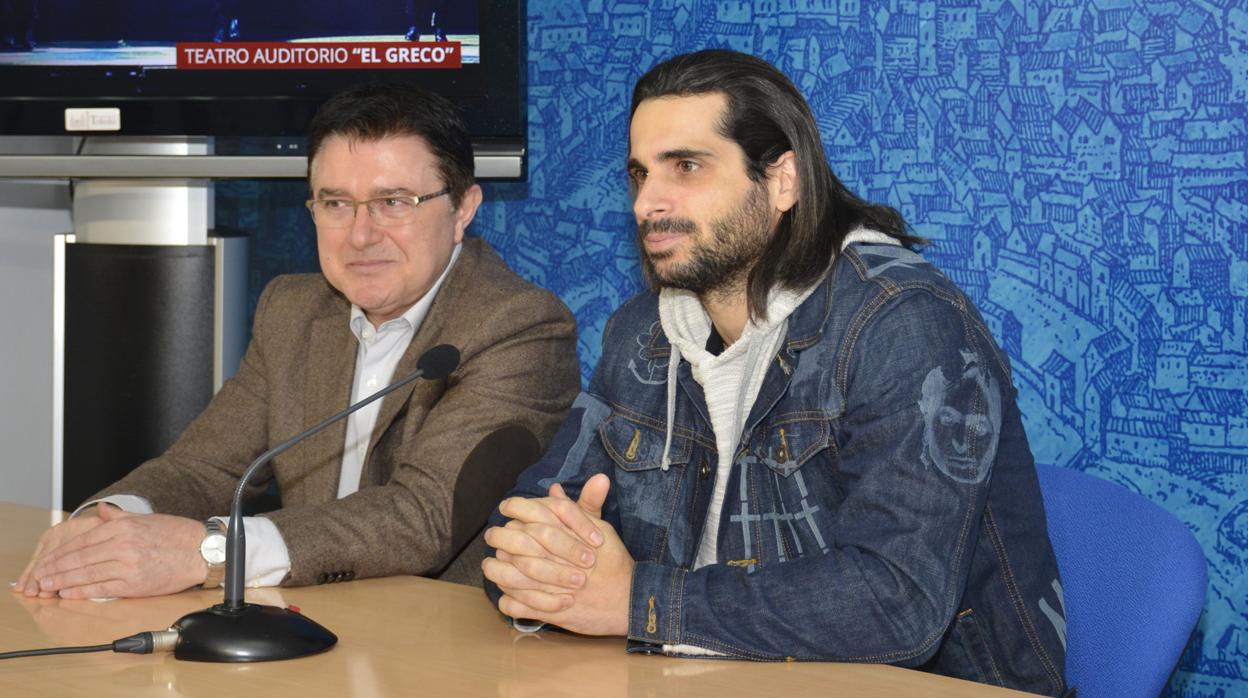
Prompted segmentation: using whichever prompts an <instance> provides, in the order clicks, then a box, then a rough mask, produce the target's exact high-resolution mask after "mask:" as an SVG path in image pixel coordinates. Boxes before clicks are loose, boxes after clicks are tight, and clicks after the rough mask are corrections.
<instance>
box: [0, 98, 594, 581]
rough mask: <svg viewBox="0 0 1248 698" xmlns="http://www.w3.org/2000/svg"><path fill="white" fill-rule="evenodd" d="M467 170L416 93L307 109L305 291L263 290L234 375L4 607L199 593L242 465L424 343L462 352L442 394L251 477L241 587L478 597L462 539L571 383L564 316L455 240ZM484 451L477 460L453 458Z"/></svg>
mask: <svg viewBox="0 0 1248 698" xmlns="http://www.w3.org/2000/svg"><path fill="white" fill-rule="evenodd" d="M472 158H473V155H472V145H471V142H470V140H469V137H468V133H467V129H466V127H465V125H464V123H463V121H462V118H461V117H460V115H459V113H458V111H457V110H456V108H455V107H454V105H452V104H451V103H450V102H448V101H447V100H445V99H444V98H442V97H439V96H437V95H434V94H431V93H428V92H425V91H423V90H419V89H417V88H414V87H409V86H403V85H381V86H365V87H359V88H354V89H352V90H350V91H348V92H346V93H343V94H341V95H339V96H337V97H335V98H334V99H332V100H330V101H329V102H328V103H327V104H326V105H325V106H324V107H322V109H321V110H320V111H319V112H318V113H317V115H316V117H315V118H314V119H313V121H312V125H311V128H310V133H309V137H308V163H309V173H308V174H309V184H310V187H311V194H312V198H311V199H310V200H309V201H308V202H307V207H308V209H309V210H310V211H311V214H312V218H313V221H314V223H315V225H316V236H317V238H316V239H317V250H318V254H319V257H320V263H321V273H320V274H298V275H290V276H282V277H278V278H277V279H275V280H274V281H273V282H272V283H270V284H269V286H268V288H266V289H265V291H264V293H263V294H262V295H261V297H260V301H259V304H258V306H257V308H256V319H255V327H254V331H253V336H252V341H251V345H250V347H249V348H248V350H247V354H246V356H245V357H244V359H243V362H242V365H241V366H240V367H239V371H238V374H237V375H236V376H235V377H234V378H232V379H231V380H230V381H228V382H227V383H226V384H225V385H224V386H223V387H222V389H221V391H220V393H218V394H217V396H216V397H214V398H213V400H212V402H211V403H210V404H209V405H208V407H207V408H206V409H205V410H204V412H203V414H201V415H200V416H199V417H198V418H197V419H196V420H195V421H194V422H193V423H192V424H191V425H190V426H189V427H188V428H187V430H186V431H185V432H184V433H183V434H182V436H181V438H179V440H178V441H177V443H175V444H174V445H173V446H172V447H171V448H170V449H169V450H168V451H167V452H166V453H165V454H163V455H162V456H160V457H158V458H155V459H153V460H151V461H148V462H147V463H144V464H143V465H141V466H140V467H139V468H137V469H136V470H135V471H134V472H132V473H130V474H129V475H127V476H126V477H125V478H123V479H122V480H121V481H119V482H117V483H116V484H114V485H113V486H111V487H109V488H107V489H106V490H104V491H103V492H101V493H100V494H99V495H97V496H96V497H95V498H93V500H91V501H89V503H88V504H87V505H86V507H84V509H85V510H84V511H82V512H80V513H79V514H78V515H76V516H75V517H73V518H71V519H70V520H68V521H66V522H64V523H61V524H59V525H57V526H55V527H53V528H51V529H49V530H48V531H47V532H46V533H45V534H44V536H43V538H42V539H41V541H40V544H39V547H38V549H37V550H36V552H35V555H34V556H33V558H32V560H31V563H30V565H29V566H28V567H27V569H26V570H25V571H24V572H23V574H22V576H21V578H20V579H19V580H18V583H17V585H16V588H15V590H16V591H17V592H19V593H24V594H26V595H28V596H36V595H38V596H44V597H50V596H54V595H60V596H62V597H67V598H90V597H104V596H151V595H157V594H165V593H172V592H177V591H180V590H182V589H185V588H187V587H191V586H198V585H204V586H216V584H217V583H218V582H219V581H220V574H221V571H222V565H220V562H221V556H220V552H221V549H220V548H219V546H220V545H221V544H223V536H222V531H221V527H222V525H223V524H224V523H225V521H224V519H223V518H220V517H223V516H224V515H225V514H227V513H228V508H229V505H228V502H229V498H230V496H231V495H232V493H233V489H234V487H235V483H236V481H237V479H238V477H239V475H240V474H241V472H242V471H243V470H244V469H245V468H246V467H247V465H248V464H249V463H250V462H251V461H252V460H253V459H254V458H255V457H256V456H257V455H259V454H260V453H262V452H263V451H265V450H267V449H268V448H270V447H272V446H273V445H275V444H277V443H280V442H282V441H284V440H285V439H288V438H290V437H291V436H293V435H295V434H297V433H299V432H301V431H303V430H304V429H306V428H307V427H309V426H311V425H313V424H315V423H317V422H319V421H320V420H322V419H324V418H325V417H327V416H329V415H331V414H334V413H336V412H338V411H339V410H341V409H343V408H344V407H345V406H346V405H347V404H349V403H352V402H356V401H358V400H360V399H362V398H365V397H367V396H369V395H371V394H373V393H375V392H376V391H378V390H380V389H382V388H384V387H386V385H388V384H389V383H390V382H391V381H392V379H394V378H399V377H402V376H404V375H407V374H408V373H410V372H411V371H413V370H414V369H415V367H416V362H417V359H418V358H419V357H420V355H421V354H422V353H424V352H425V351H426V350H428V349H429V348H431V347H434V346H436V345H439V344H451V345H454V346H455V347H457V348H458V349H459V351H460V354H461V361H460V364H459V367H458V368H457V369H456V370H455V371H454V372H453V373H451V374H450V375H449V376H448V377H447V378H446V379H443V380H436V381H417V382H416V383H413V384H410V385H409V386H407V387H405V388H403V389H401V390H399V391H396V392H394V393H392V394H390V395H388V396H386V397H385V398H384V399H382V400H379V401H377V402H374V403H372V404H370V405H369V406H367V407H365V408H363V409H361V410H359V411H357V412H355V413H354V414H352V415H351V416H350V417H348V418H347V419H346V420H345V421H343V422H339V423H338V424H336V425H335V426H333V427H330V428H328V429H326V430H325V431H322V432H320V433H318V434H316V435H314V436H312V437H310V438H309V439H307V440H306V441H305V442H303V443H301V444H300V445H298V446H296V447H294V448H292V449H291V450H289V451H287V452H286V453H285V454H283V455H281V456H278V457H277V458H276V459H274V461H273V463H272V465H271V467H270V468H268V469H267V470H266V471H265V472H263V473H262V476H261V477H258V478H257V479H259V480H260V482H255V483H253V485H254V489H255V490H256V491H263V490H264V489H265V488H266V487H267V485H268V484H269V482H270V481H271V482H275V483H276V486H277V489H278V491H279V493H280V495H281V500H282V505H283V506H282V508H280V509H278V510H276V511H273V512H269V513H266V514H264V515H263V516H256V517H247V518H245V519H244V525H245V526H246V533H247V540H248V546H247V560H246V579H247V583H248V584H249V585H252V586H268V585H277V584H284V585H305V584H314V583H326V582H335V581H345V580H349V579H353V578H356V577H376V576H383V575H394V574H422V575H430V576H434V575H436V576H439V577H441V578H443V579H452V580H454V581H463V582H469V583H471V582H474V581H477V582H479V579H480V571H479V563H480V560H481V558H482V556H483V552H482V550H483V548H482V546H481V544H480V536H479V535H478V534H479V532H480V531H481V529H482V527H483V525H484V523H485V520H486V517H487V515H488V514H489V510H490V508H491V507H492V506H493V505H494V503H495V502H497V501H498V499H499V498H500V497H501V495H502V493H503V492H505V491H506V489H507V488H509V487H510V486H511V485H512V483H513V482H514V480H515V476H516V474H517V473H518V471H519V470H520V469H522V468H523V467H524V466H526V465H528V463H525V462H517V458H518V457H519V456H517V455H516V454H517V453H524V452H526V451H527V452H531V453H532V454H533V457H534V458H535V457H536V454H537V453H539V452H540V449H543V448H545V446H546V445H547V444H548V443H549V441H550V439H551V438H552V436H553V434H554V430H555V429H556V427H557V426H558V424H559V422H560V420H562V418H563V416H564V414H565V413H566V412H567V410H568V407H569V405H570V404H571V402H572V399H573V397H574V396H575V395H576V392H577V389H578V387H579V382H580V378H579V371H578V368H577V362H576V346H575V341H576V338H575V322H574V320H573V319H572V317H571V315H570V313H569V312H568V311H567V309H566V308H565V307H564V306H563V305H562V304H561V303H560V302H559V301H558V299H556V298H555V297H554V296H553V295H551V294H550V293H548V292H546V291H543V290H541V289H538V288H536V287H534V286H532V285H531V284H528V283H527V282H525V281H523V280H521V279H520V278H519V277H517V276H516V275H515V274H514V273H513V272H512V271H511V270H510V269H508V268H507V266H506V265H505V264H504V263H503V262H502V260H501V259H499V257H498V256H497V255H496V254H495V253H494V251H493V250H492V249H491V248H490V247H489V245H487V244H486V243H485V242H484V241H482V240H480V239H472V238H466V237H465V236H464V232H465V230H466V229H467V227H468V225H469V223H470V222H471V221H472V219H473V216H474V215H475V213H476V211H477V207H478V206H479V205H480V203H481V197H482V193H481V188H480V187H479V186H478V185H477V184H476V183H475V182H474V181H473V159H472ZM499 436H502V437H503V438H502V439H501V440H500V439H499V438H496V437H499ZM483 442H484V443H486V444H487V445H488V444H495V445H496V448H494V449H492V451H493V452H491V453H484V451H485V450H486V449H478V450H477V453H476V454H473V451H474V448H476V447H477V446H478V445H479V444H482V443H483ZM504 451H505V452H504ZM482 455H485V456H488V457H484V458H483V457H482ZM503 464H505V466H504V465H503ZM263 475H267V477H264V476H263Z"/></svg>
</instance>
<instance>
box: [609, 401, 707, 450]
mask: <svg viewBox="0 0 1248 698" xmlns="http://www.w3.org/2000/svg"><path fill="white" fill-rule="evenodd" d="M603 402H606V403H607V405H608V406H609V407H610V408H611V410H612V412H613V413H615V414H618V415H619V416H621V417H623V418H624V419H627V420H629V421H630V422H637V423H638V424H641V425H642V426H644V427H648V428H650V429H653V430H655V431H659V432H664V431H666V430H667V425H666V424H663V423H661V422H659V421H658V420H657V419H654V418H652V417H650V416H649V415H646V414H644V413H642V412H638V411H637V410H634V409H632V408H630V407H627V406H625V405H622V404H620V403H618V402H615V401H613V400H605V399H604V400H603ZM672 436H673V437H677V438H681V439H688V440H690V441H693V442H695V443H698V444H701V445H702V446H706V447H708V448H714V447H715V442H714V441H712V440H710V439H707V438H706V437H705V436H703V435H702V434H700V433H699V432H697V431H695V430H693V429H689V428H688V427H682V426H680V423H679V421H678V422H677V423H676V424H673V425H672Z"/></svg>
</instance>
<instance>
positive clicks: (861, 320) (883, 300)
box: [836, 278, 967, 395]
mask: <svg viewBox="0 0 1248 698" xmlns="http://www.w3.org/2000/svg"><path fill="white" fill-rule="evenodd" d="M872 281H874V282H876V283H877V284H878V285H879V286H880V287H881V288H882V292H881V293H877V294H875V295H873V296H872V297H871V298H870V299H869V300H867V301H866V302H865V303H863V304H862V306H861V307H860V308H859V309H858V311H857V312H856V313H855V314H854V317H853V319H852V320H851V321H850V324H849V327H848V328H847V329H846V333H845V338H844V340H843V341H842V342H841V347H840V350H839V352H838V353H839V358H838V360H837V366H836V382H837V387H838V388H839V389H840V391H841V394H842V395H843V394H845V392H846V386H847V384H848V382H849V363H850V360H851V358H852V357H853V354H854V350H855V349H856V348H857V346H858V339H859V338H860V337H861V335H862V332H863V330H865V329H866V328H867V325H869V324H870V323H871V320H873V319H875V315H876V313H878V312H879V311H880V310H881V309H882V308H883V307H884V306H886V305H887V304H889V303H891V302H893V301H895V300H897V299H898V298H900V297H901V296H902V295H903V294H905V292H907V291H917V292H926V293H929V294H931V295H932V296H934V297H935V298H936V299H937V300H941V301H944V302H946V303H949V304H950V305H952V306H953V307H954V309H956V310H957V311H958V313H959V315H961V316H962V322H963V331H964V332H965V330H966V310H967V309H966V303H965V302H964V301H963V299H961V298H960V297H958V296H957V295H955V294H952V293H949V292H948V291H947V290H945V289H944V288H941V287H940V286H938V285H936V284H933V283H930V282H928V281H910V282H906V283H903V284H898V283H895V282H893V281H892V280H891V279H883V278H877V279H873V280H872ZM884 281H887V282H888V284H887V285H885V284H884V283H883V282H884Z"/></svg>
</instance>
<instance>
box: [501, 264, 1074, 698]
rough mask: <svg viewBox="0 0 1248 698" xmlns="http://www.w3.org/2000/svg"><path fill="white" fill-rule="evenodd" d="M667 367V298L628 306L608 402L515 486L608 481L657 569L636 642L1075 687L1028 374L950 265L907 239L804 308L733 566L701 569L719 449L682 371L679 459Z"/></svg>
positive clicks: (739, 463) (637, 582) (762, 423)
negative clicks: (661, 307)
mask: <svg viewBox="0 0 1248 698" xmlns="http://www.w3.org/2000/svg"><path fill="white" fill-rule="evenodd" d="M669 355H670V347H669V345H668V342H667V340H666V338H665V337H664V334H663V331H662V329H661V327H660V323H659V320H658V309H657V296H656V295H655V294H653V293H646V294H642V295H640V296H637V297H635V298H633V299H632V300H630V301H629V302H628V303H627V304H625V305H624V306H623V307H622V308H620V310H619V311H617V312H616V313H615V315H614V316H613V317H612V318H611V320H610V322H609V323H608V325H607V328H606V331H605V332H604V335H603V356H602V359H601V360H600V362H599V364H598V367H597V369H596V371H595V373H594V376H593V378H592V380H591V382H590V386H589V389H588V391H587V392H584V393H582V394H581V395H580V396H579V397H578V398H577V400H576V402H575V403H574V405H573V409H572V412H571V413H570V415H569V417H568V418H567V420H566V421H565V422H564V424H563V426H562V428H561V429H560V431H559V433H558V434H557V435H556V437H555V442H554V444H553V446H552V448H551V449H550V451H549V452H547V453H546V455H545V456H544V457H543V458H542V459H541V460H540V461H539V462H538V463H536V464H535V465H533V466H532V467H531V468H529V469H528V470H527V471H526V472H525V473H524V474H523V475H522V476H521V478H520V480H519V482H518V483H517V485H516V488H515V489H514V491H513V492H512V495H521V496H534V497H538V496H544V495H545V492H546V489H547V488H548V487H549V486H550V484H552V483H554V482H559V483H562V484H563V486H564V488H565V489H566V490H567V491H568V493H569V494H570V495H571V496H573V497H575V496H577V493H578V492H579V490H580V486H581V485H582V484H583V483H584V482H585V481H586V480H587V479H588V478H589V477H590V476H592V475H594V474H596V473H606V474H607V475H609V476H610V477H611V479H612V486H611V492H610V495H609V496H608V500H607V503H606V505H605V508H604V517H605V518H606V519H607V520H608V521H609V522H610V523H611V524H613V525H614V526H615V528H616V530H617V531H618V532H619V534H620V536H621V538H622V539H623V541H624V543H625V545H626V546H627V547H628V549H629V551H630V552H631V553H632V555H633V558H634V559H635V560H636V562H637V565H636V568H635V571H634V573H633V580H632V591H631V600H630V611H629V633H628V634H629V640H630V643H629V649H630V651H650V652H659V651H662V647H663V646H664V645H694V646H698V647H702V648H706V649H710V650H713V651H716V652H719V653H722V654H725V655H728V656H730V657H736V658H743V659H755V660H822V661H841V662H878V663H888V664H896V665H901V666H907V667H917V668H921V669H924V670H928V671H933V672H937V673H941V674H946V675H950V676H955V677H959V678H964V679H969V680H972V681H979V682H983V683H991V684H998V685H1003V686H1007V687H1011V688H1016V689H1021V690H1025V691H1032V692H1037V693H1042V694H1047V695H1061V694H1062V693H1063V691H1064V690H1065V685H1064V683H1065V682H1064V678H1063V677H1064V674H1065V672H1064V665H1065V620H1064V618H1063V602H1062V592H1061V583H1060V581H1059V577H1058V571H1057V563H1056V560H1055V558H1054V555H1053V551H1052V548H1051V547H1050V544H1049V539H1048V535H1047V533H1046V528H1045V515H1044V509H1043V506H1042V501H1041V498H1040V489H1039V484H1038V482H1037V479H1036V472H1035V467H1034V464H1033V461H1032V455H1031V451H1030V450H1029V448H1028V445H1027V437H1026V435H1025V434H1024V432H1023V425H1022V421H1021V419H1020V415H1019V410H1018V407H1017V405H1016V403H1015V394H1016V391H1015V390H1014V388H1013V385H1012V383H1011V378H1010V366H1009V361H1008V360H1007V358H1006V357H1005V356H1004V354H1003V353H1002V352H1001V350H1000V349H999V348H998V347H997V346H996V343H995V342H994V341H993V338H992V336H991V335H990V334H989V332H988V330H987V329H986V328H985V326H984V323H983V321H982V319H981V318H980V316H979V314H978V313H977V311H976V310H975V308H974V307H973V305H972V304H971V303H970V301H969V300H968V299H967V298H966V296H965V295H964V294H963V293H962V292H961V291H960V290H959V289H958V288H957V287H956V286H955V285H954V284H953V283H952V282H950V281H949V280H948V279H947V278H946V277H945V276H944V275H942V274H941V273H940V272H939V271H938V270H936V269H935V268H934V267H933V266H931V265H930V264H929V263H927V262H926V261H925V260H924V259H923V258H922V257H921V256H919V255H918V254H917V253H914V252H911V251H909V250H906V249H904V248H901V247H897V246H893V245H869V244H853V245H850V246H849V247H847V248H846V249H845V250H844V251H843V252H842V253H841V254H840V255H839V256H838V257H837V260H836V262H835V263H834V264H833V267H832V269H831V271H830V272H829V274H828V275H827V277H826V278H825V279H824V281H822V282H821V284H820V286H819V288H817V289H816V290H815V292H814V293H813V294H811V296H810V297H809V298H808V299H807V300H806V301H805V302H803V303H802V305H800V306H799V307H798V308H797V309H796V310H795V311H794V313H793V314H792V315H791V316H790V317H789V327H788V334H787V337H786V339H785V341H784V342H783V343H782V345H781V349H780V351H779V352H778V353H777V355H776V356H775V359H774V360H773V361H772V362H771V366H770V367H769V368H768V369H767V373H766V376H765V378H764V379H763V385H762V388H761V390H760V392H759V394H758V398H757V400H756V401H755V403H754V405H753V407H752V410H751V412H750V414H749V417H748V418H747V420H746V426H745V430H744V432H743V435H742V437H741V441H740V445H739V447H738V449H737V453H736V456H735V459H734V463H733V467H732V471H731V474H730V479H729V481H728V489H727V493H728V494H727V496H726V497H725V499H724V502H723V510H722V516H721V523H720V527H719V532H718V551H719V559H718V564H713V565H709V566H706V567H702V568H700V569H697V570H692V569H691V567H692V563H693V561H694V558H695V556H696V554H697V546H698V542H699V540H700V537H701V532H702V526H703V524H704V522H705V519H706V511H707V503H708V500H709V496H710V494H711V490H712V487H713V484H714V473H715V464H716V462H717V458H716V452H715V438H714V435H713V434H712V432H711V426H710V422H709V420H708V418H707V415H706V405H705V402H704V399H703V394H702V388H701V387H700V386H699V385H698V383H697V382H696V381H695V380H694V379H693V377H692V376H691V374H690V367H689V365H688V363H687V362H683V361H682V362H681V365H680V366H679V367H678V371H677V372H676V376H677V378H676V380H677V381H678V390H677V396H676V405H675V415H674V417H675V418H674V427H673V433H672V443H671V447H670V455H669V459H670V466H669V467H667V468H663V467H660V466H661V459H662V454H663V448H664V439H665V427H666V424H667V414H666V411H667V386H666V383H667V376H668V369H667V360H668V357H669ZM503 521H504V519H503V518H502V517H501V515H500V514H499V513H498V511H497V510H495V513H494V517H493V519H492V524H493V525H501V524H502V523H503ZM486 586H487V592H488V593H489V595H490V596H491V598H492V599H493V600H494V601H495V602H497V598H498V595H499V591H498V589H497V587H494V586H493V585H492V584H489V583H488V582H487V585H486Z"/></svg>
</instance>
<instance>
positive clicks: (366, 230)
mask: <svg viewBox="0 0 1248 698" xmlns="http://www.w3.org/2000/svg"><path fill="white" fill-rule="evenodd" d="M380 237H381V231H380V230H379V229H378V228H377V224H376V223H374V222H373V216H372V214H370V213H369V212H368V204H366V203H365V202H363V201H361V202H359V203H357V204H356V205H355V218H354V219H353V220H352V221H351V244H352V245H354V246H355V247H368V246H369V245H372V244H373V243H375V242H377V240H378V239H380Z"/></svg>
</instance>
